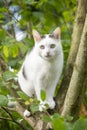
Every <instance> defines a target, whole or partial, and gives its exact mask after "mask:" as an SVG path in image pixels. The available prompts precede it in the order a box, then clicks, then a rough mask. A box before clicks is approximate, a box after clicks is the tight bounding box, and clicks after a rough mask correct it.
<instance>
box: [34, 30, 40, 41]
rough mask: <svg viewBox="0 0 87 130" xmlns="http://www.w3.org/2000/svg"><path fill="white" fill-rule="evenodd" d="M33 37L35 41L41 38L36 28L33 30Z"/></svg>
mask: <svg viewBox="0 0 87 130" xmlns="http://www.w3.org/2000/svg"><path fill="white" fill-rule="evenodd" d="M33 38H34V41H35V42H38V41H40V40H41V36H40V34H39V33H38V32H37V31H36V30H33Z"/></svg>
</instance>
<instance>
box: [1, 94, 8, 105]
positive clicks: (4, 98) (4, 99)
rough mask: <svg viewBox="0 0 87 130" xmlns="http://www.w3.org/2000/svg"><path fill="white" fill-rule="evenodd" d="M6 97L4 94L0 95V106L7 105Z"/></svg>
mask: <svg viewBox="0 0 87 130" xmlns="http://www.w3.org/2000/svg"><path fill="white" fill-rule="evenodd" d="M7 103H8V99H7V97H6V96H4V95H0V106H7Z"/></svg>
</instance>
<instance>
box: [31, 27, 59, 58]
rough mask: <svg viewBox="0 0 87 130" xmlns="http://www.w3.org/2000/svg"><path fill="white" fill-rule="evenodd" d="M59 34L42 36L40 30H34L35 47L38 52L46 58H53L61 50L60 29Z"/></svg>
mask: <svg viewBox="0 0 87 130" xmlns="http://www.w3.org/2000/svg"><path fill="white" fill-rule="evenodd" d="M57 31H58V32H57V34H55V32H54V34H47V35H44V36H40V34H39V33H38V32H36V31H35V32H34V35H33V36H34V40H35V48H36V50H37V53H38V54H39V55H40V56H41V57H42V58H43V59H45V60H51V59H54V58H56V56H57V55H58V54H59V53H60V52H61V43H60V36H59V30H57Z"/></svg>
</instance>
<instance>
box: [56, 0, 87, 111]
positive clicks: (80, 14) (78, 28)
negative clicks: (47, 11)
mask: <svg viewBox="0 0 87 130" xmlns="http://www.w3.org/2000/svg"><path fill="white" fill-rule="evenodd" d="M86 5H87V1H86V0H79V1H78V3H77V12H76V18H75V23H74V29H73V34H72V41H71V49H70V54H69V57H68V60H67V65H66V69H65V73H64V77H63V80H62V83H61V86H60V89H59V92H58V96H57V98H56V101H57V110H60V109H61V108H62V106H63V103H64V99H65V96H66V92H67V89H68V87H69V83H70V80H71V76H72V72H73V66H74V63H75V59H76V56H77V52H78V48H79V43H80V39H81V35H82V31H83V26H84V21H85V17H86V13H87V6H86Z"/></svg>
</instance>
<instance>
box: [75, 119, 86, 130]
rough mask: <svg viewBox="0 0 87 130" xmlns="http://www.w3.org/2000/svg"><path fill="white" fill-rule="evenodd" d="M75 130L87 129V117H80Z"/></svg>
mask: <svg viewBox="0 0 87 130" xmlns="http://www.w3.org/2000/svg"><path fill="white" fill-rule="evenodd" d="M73 130H87V119H85V118H80V119H79V120H77V121H76V122H75V124H74V129H73Z"/></svg>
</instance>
